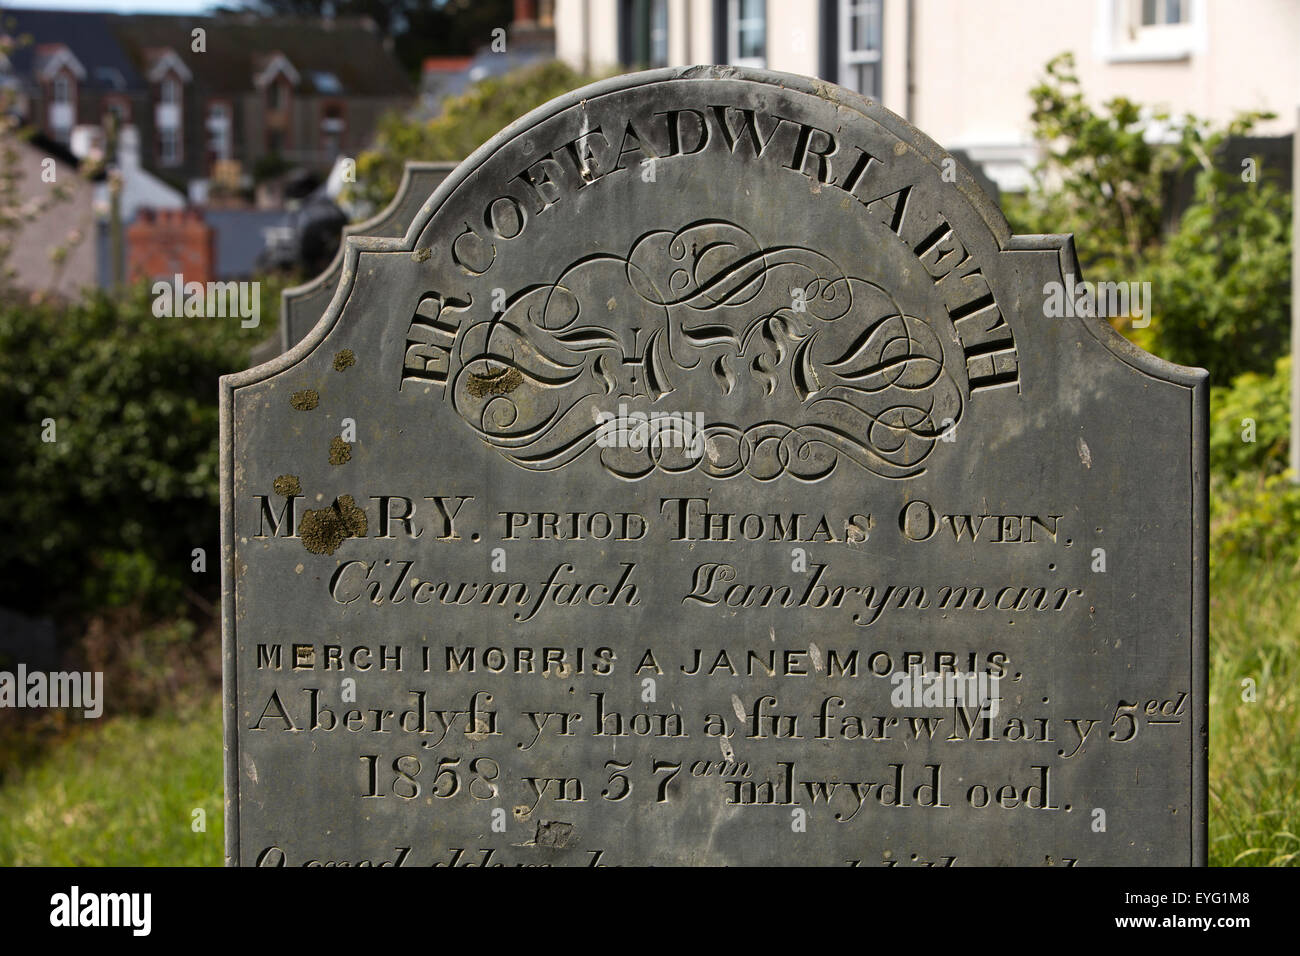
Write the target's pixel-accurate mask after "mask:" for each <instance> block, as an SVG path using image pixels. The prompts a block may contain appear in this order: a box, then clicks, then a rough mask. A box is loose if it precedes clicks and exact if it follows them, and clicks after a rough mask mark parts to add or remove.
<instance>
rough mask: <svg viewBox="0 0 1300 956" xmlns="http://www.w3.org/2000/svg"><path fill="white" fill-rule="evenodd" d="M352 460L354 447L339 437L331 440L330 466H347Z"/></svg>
mask: <svg viewBox="0 0 1300 956" xmlns="http://www.w3.org/2000/svg"><path fill="white" fill-rule="evenodd" d="M351 460H352V446H351V445H349V444H348V443H347V442H345V441H344V440H343V439H342V438H340V437H339V436H338V435H335V436H334V437H333V438H331V439H330V464H331V465H346V464H347V463H348V462H349V461H351Z"/></svg>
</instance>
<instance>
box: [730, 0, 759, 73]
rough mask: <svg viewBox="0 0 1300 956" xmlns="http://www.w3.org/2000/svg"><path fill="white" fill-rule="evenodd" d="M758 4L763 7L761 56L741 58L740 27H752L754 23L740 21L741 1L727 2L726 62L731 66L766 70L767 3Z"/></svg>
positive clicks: (732, 0) (731, 0) (751, 21)
mask: <svg viewBox="0 0 1300 956" xmlns="http://www.w3.org/2000/svg"><path fill="white" fill-rule="evenodd" d="M760 2H761V3H762V5H763V17H762V20H761V21H760V22H761V24H762V29H763V55H762V56H745V57H742V56H741V55H740V35H741V32H742V25H744V24H750V25H752V24H753V22H754V21H753V20H741V19H740V9H741V3H742V0H727V62H728V63H730V64H731V65H732V66H744V67H751V68H753V69H757V70H764V69H767V3H766V0H760Z"/></svg>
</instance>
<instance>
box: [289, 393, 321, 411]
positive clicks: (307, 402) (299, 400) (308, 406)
mask: <svg viewBox="0 0 1300 956" xmlns="http://www.w3.org/2000/svg"><path fill="white" fill-rule="evenodd" d="M289 404H290V405H292V406H293V407H294V408H296V409H298V411H300V412H309V411H311V410H312V409H313V408H315V407H316V406H317V405H319V404H320V392H318V391H316V389H314V388H304V389H303V390H302V391H301V392H294V393H293V397H292V398H290V399H289Z"/></svg>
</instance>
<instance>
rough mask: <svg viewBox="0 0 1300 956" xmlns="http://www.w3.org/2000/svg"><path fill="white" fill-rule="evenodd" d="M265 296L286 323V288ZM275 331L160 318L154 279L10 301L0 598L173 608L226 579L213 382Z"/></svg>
mask: <svg viewBox="0 0 1300 956" xmlns="http://www.w3.org/2000/svg"><path fill="white" fill-rule="evenodd" d="M261 295H262V314H263V315H264V316H274V315H276V314H278V309H279V293H278V286H275V287H272V286H270V285H268V284H267V283H263V285H262V287H261ZM272 326H273V323H267V322H263V323H262V324H261V326H260V327H259V328H256V329H243V328H241V327H240V322H239V320H238V319H232V318H225V319H222V318H211V319H208V318H158V317H155V316H154V315H153V311H152V299H151V296H150V291H149V287H148V286H147V285H145V284H141V285H139V286H137V287H135V288H134V289H133V290H131V292H130V293H129V294H128V295H127V297H126V298H124V299H123V300H122V301H120V302H118V301H115V300H113V299H111V298H108V297H106V296H104V295H99V294H96V295H94V296H92V297H91V298H89V299H87V300H86V301H85V302H82V303H74V304H70V305H56V304H47V305H40V306H32V305H25V304H15V303H7V304H0V418H3V420H4V421H5V422H6V425H7V428H8V441H7V442H6V449H5V450H6V452H7V461H6V467H5V469H4V472H3V475H4V476H3V478H0V508H2V509H3V511H4V513H5V515H6V521H7V525H8V527H7V531H6V539H7V540H8V542H9V545H8V546H6V547H5V548H4V549H2V550H0V604H2V605H5V606H10V607H14V608H20V609H26V610H28V611H49V610H52V609H55V608H57V609H59V610H61V611H69V610H82V609H91V608H102V607H113V606H119V605H123V604H126V603H129V602H131V601H134V600H137V599H139V600H141V601H143V602H144V604H145V606H147V607H149V608H150V609H153V610H168V609H172V608H174V607H175V606H176V604H177V600H178V595H180V594H181V593H182V590H183V589H184V588H185V587H191V588H196V589H204V584H205V582H212V581H215V580H216V575H217V572H218V563H217V558H218V543H217V534H218V524H217V500H218V481H217V477H218V475H217V440H218V436H217V431H218V419H217V378H218V376H220V375H222V374H224V373H226V372H232V371H236V370H238V369H241V368H244V367H246V365H247V358H248V350H249V348H250V347H251V346H252V345H254V344H256V343H257V342H258V341H260V340H262V339H263V338H265V337H266V336H267V335H269V334H271V332H272ZM50 420H52V422H53V426H52V427H53V434H54V437H55V439H56V440H55V441H53V442H47V441H45V440H44V438H45V437H47V436H48V434H49V426H48V425H47V423H48V422H49V421H50ZM194 548H204V549H205V551H206V557H207V573H206V574H202V575H200V574H195V573H193V572H192V571H191V552H192V550H193V549H194ZM206 589H207V590H213V589H212V588H206Z"/></svg>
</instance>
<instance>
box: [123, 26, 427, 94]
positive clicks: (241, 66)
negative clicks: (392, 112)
mask: <svg viewBox="0 0 1300 956" xmlns="http://www.w3.org/2000/svg"><path fill="white" fill-rule="evenodd" d="M113 19H114V24H113V29H114V32H115V34H116V36H117V38H118V39H119V41H120V42H121V44H122V46H123V47H124V48H125V50H126V52H127V56H128V57H130V59H131V60H132V61H133V62H134V63H136V64H142V63H144V62H145V58H146V56H147V55H148V52H149V51H152V50H159V49H171V50H175V51H176V52H177V53H178V54H179V55H180V57H181V59H183V60H184V61H185V64H186V66H188V67H189V68H190V70H192V71H193V73H194V78H195V82H196V83H198V84H199V85H200V86H202V87H204V88H206V89H209V90H212V91H214V92H221V93H243V92H249V91H251V90H253V89H255V88H256V87H255V85H254V78H255V77H256V76H258V75H259V74H260V73H262V72H263V71H264V70H265V69H266V68H267V66H268V65H270V64H272V63H275V62H276V61H277V59H278V58H281V57H282V58H283V59H284V60H286V61H288V63H289V64H290V65H291V66H292V68H293V71H294V72H296V73H297V74H298V80H299V85H298V88H299V89H301V90H307V91H311V92H316V93H321V94H323V95H344V96H408V95H410V93H411V82H410V80H409V79H408V78H407V76H406V73H405V72H404V71H403V70H402V67H401V65H400V64H399V63H398V62H397V59H396V58H395V57H394V56H393V55H392V54H391V53H389V52H388V51H387V50H385V49H384V42H383V37H381V36H380V35H379V34H378V33H377V32H376V31H375V30H374V29H373V28H371V27H369V26H366V25H365V21H361V20H346V19H340V20H334V21H313V20H298V19H285V18H270V17H256V16H252V15H250V14H237V15H227V16H216V17H198V16H161V15H152V14H136V15H133V16H117V17H114V18H113ZM198 28H202V29H203V30H205V31H206V37H205V41H206V48H207V49H206V52H204V53H190V44H191V42H192V40H191V36H192V31H193V30H195V29H198ZM329 77H332V79H330V78H329ZM340 91H341V93H340Z"/></svg>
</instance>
